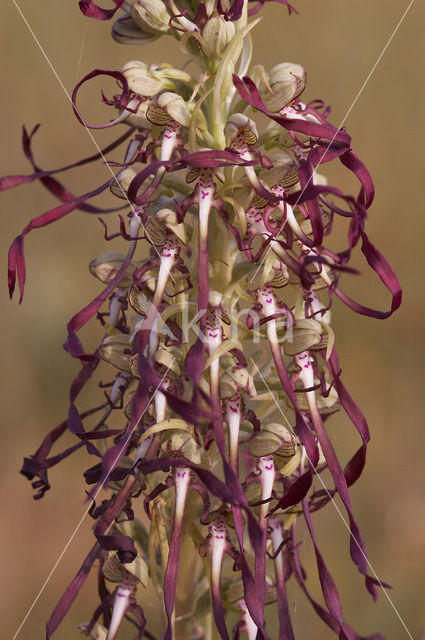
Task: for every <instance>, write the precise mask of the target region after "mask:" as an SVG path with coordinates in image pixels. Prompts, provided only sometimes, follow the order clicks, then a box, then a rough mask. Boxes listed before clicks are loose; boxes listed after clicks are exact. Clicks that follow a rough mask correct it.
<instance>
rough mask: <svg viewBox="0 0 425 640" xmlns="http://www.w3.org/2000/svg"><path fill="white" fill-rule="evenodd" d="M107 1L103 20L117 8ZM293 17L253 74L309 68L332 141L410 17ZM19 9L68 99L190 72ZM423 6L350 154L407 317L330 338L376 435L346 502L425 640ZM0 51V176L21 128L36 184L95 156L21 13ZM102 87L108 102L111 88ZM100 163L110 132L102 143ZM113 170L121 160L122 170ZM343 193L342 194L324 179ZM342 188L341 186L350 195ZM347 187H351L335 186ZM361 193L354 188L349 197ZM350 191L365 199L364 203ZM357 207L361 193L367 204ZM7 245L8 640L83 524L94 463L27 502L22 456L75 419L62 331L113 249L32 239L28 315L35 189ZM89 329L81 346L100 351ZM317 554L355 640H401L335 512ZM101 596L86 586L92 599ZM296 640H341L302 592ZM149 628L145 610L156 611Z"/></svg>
mask: <svg viewBox="0 0 425 640" xmlns="http://www.w3.org/2000/svg"><path fill="white" fill-rule="evenodd" d="M106 4H107V3H106V0H105V3H104V5H106ZM294 4H295V6H296V8H297V9H298V10H299V15H298V16H297V15H293V16H292V17H291V18H289V17H288V15H287V12H286V9H285V8H284V7H281V6H279V5H277V4H276V5H270V6H266V7H265V10H263V16H264V20H263V22H262V23H261V24H260V25H259V26H258V27H257V29H256V32H255V42H256V49H255V58H254V62H256V63H261V64H264V65H265V67H266V68H269V67H270V66H271V65H273V64H276V63H278V62H282V61H292V62H298V63H301V64H302V65H304V66H305V68H306V69H307V71H308V85H307V90H306V92H305V94H304V97H305V98H307V99H313V98H323V99H324V100H325V101H326V102H327V103H328V104H331V105H332V109H333V110H332V118H331V119H332V121H333V122H334V123H335V124H336V125H338V124H339V123H340V122H341V120H342V119H343V117H344V116H345V114H346V112H347V110H348V109H349V107H350V105H351V104H352V101H353V99H354V97H355V96H356V94H357V92H358V90H359V89H360V87H361V85H362V83H363V82H364V80H365V79H366V77H367V75H368V73H369V71H370V69H371V67H372V66H373V64H374V63H375V61H376V60H377V58H378V56H379V54H380V52H381V50H382V49H383V47H384V45H385V44H386V42H387V40H388V38H389V37H390V35H391V33H392V32H393V30H394V28H395V26H396V24H397V22H398V21H399V19H400V17H401V15H402V13H403V11H404V10H405V8H406V7H407V5H408V2H407V0H403V1H402V0H374V1H373V2H361V3H356V2H352V1H351V0H314V1H313V0H310V1H307V0H294ZM20 6H21V8H22V11H23V12H24V14H25V16H26V18H27V20H28V22H29V24H30V25H31V27H32V29H33V30H34V33H35V34H36V36H37V38H38V39H39V41H40V43H41V45H42V46H43V48H44V49H45V51H46V54H47V56H49V58H50V59H51V61H52V63H53V65H54V67H55V69H56V71H57V73H58V75H59V77H60V79H61V81H62V82H63V84H64V86H65V87H66V89H67V90H68V91H71V90H72V87H73V85H74V84H75V82H76V80H77V79H79V78H80V77H82V75H84V74H85V73H87V72H89V71H90V70H91V69H93V68H95V67H100V68H109V69H118V68H120V66H121V65H122V64H123V63H124V62H125V61H126V60H130V59H135V58H139V59H141V60H143V61H145V62H148V63H152V62H162V61H165V62H173V63H174V64H175V65H176V66H177V65H178V64H180V63H181V62H182V61H183V60H184V58H183V56H182V54H181V53H180V52H179V50H178V45H177V43H176V42H175V41H174V40H172V39H171V38H168V39H167V38H163V39H161V40H160V41H157V42H156V43H154V44H153V45H150V46H147V47H146V48H126V47H124V46H120V45H118V44H116V43H114V42H112V41H111V39H110V37H109V29H110V25H109V24H108V23H101V22H97V21H93V20H88V19H84V18H83V16H82V14H80V12H79V9H78V3H77V1H76V0H75V1H74V0H68V2H60V3H58V2H57V1H55V0H44V2H42V3H34V2H31V0H21V2H20ZM424 18H425V5H424V4H423V3H422V2H420V1H417V2H415V3H414V4H413V7H412V9H411V11H410V12H409V14H408V16H407V18H406V20H405V21H404V23H403V24H402V25H401V27H400V30H399V31H398V33H397V34H396V35H395V37H394V40H393V41H392V43H391V44H390V46H389V48H388V50H387V52H386V53H385V55H384V57H383V59H382V60H381V62H380V64H379V65H378V67H377V69H376V71H375V72H374V74H373V75H372V77H371V79H370V81H369V83H368V84H367V86H366V88H365V90H364V91H363V93H362V95H361V96H360V98H359V100H358V102H357V104H356V105H355V107H354V108H353V110H352V112H351V113H350V115H349V117H348V118H347V121H346V126H347V128H348V131H349V132H350V133H351V134H352V137H353V146H354V148H355V149H356V151H357V152H358V153H359V155H360V156H361V157H362V159H363V160H364V161H365V163H366V164H367V166H368V167H369V169H370V171H371V173H372V175H373V177H374V180H375V184H376V190H377V196H376V200H375V203H374V205H373V207H372V210H371V211H370V220H369V232H370V234H371V237H372V240H373V241H375V242H376V244H377V245H378V246H379V247H380V248H381V250H382V251H383V252H384V253H385V255H386V256H387V257H388V259H389V260H390V262H391V263H392V265H393V267H394V268H395V270H396V271H397V273H398V275H399V277H400V280H401V282H402V284H403V287H404V304H403V307H402V309H401V310H400V311H399V312H398V313H397V314H396V315H395V316H394V317H393V318H391V319H390V320H388V321H385V322H381V321H376V320H373V319H367V318H362V317H360V316H356V315H354V314H353V313H351V312H350V311H349V310H347V309H345V308H343V306H342V304H339V303H338V302H337V303H336V304H335V311H334V328H335V330H336V334H337V346H338V348H339V353H340V358H341V361H342V366H343V369H344V376H345V381H346V383H347V385H348V386H349V388H350V390H351V391H352V393H353V395H354V397H355V398H356V400H357V401H358V403H359V404H360V406H361V407H362V408H363V410H364V411H365V413H366V415H367V417H368V419H369V424H370V428H371V432H372V443H371V445H370V448H369V457H368V463H367V467H366V471H365V473H364V475H363V477H362V478H361V480H360V481H359V483H358V485H357V486H355V487H354V488H353V491H352V499H353V503H354V509H355V513H356V514H357V517H358V521H359V523H360V526H361V528H362V530H363V533H364V535H365V538H366V542H367V546H368V550H369V558H370V561H371V563H372V565H373V567H374V569H375V570H376V572H377V574H378V575H379V577H380V578H382V579H383V580H385V581H387V582H389V583H390V584H392V585H393V587H394V589H393V590H392V591H391V592H390V596H391V598H392V599H393V602H394V604H395V607H396V608H397V609H398V611H399V613H400V615H401V617H402V618H403V619H404V620H405V623H406V625H407V627H408V629H409V632H410V633H411V637H413V638H415V640H419V638H424V637H425V635H422V634H425V606H424V597H425V483H424V472H423V465H424V452H425V446H424V445H425V435H424V430H423V408H422V400H423V397H424V388H423V375H422V372H423V358H424V352H423V329H424V327H423V324H424V323H423V317H424V304H423V277H424V273H423V267H424V261H423V238H424V228H423V211H422V210H421V209H422V206H423V205H422V201H423V199H422V198H421V197H420V195H421V189H422V188H423V179H424V175H423V146H424V142H425V140H424V127H423V111H424V83H423V73H424V72H423V57H424V56H423V54H424V49H423V29H424ZM1 31H2V38H1V44H0V51H1V59H2V60H3V71H2V89H3V100H2V105H1V125H2V126H1V129H2V153H1V168H0V174H1V175H4V174H8V173H27V172H29V166H28V163H27V162H26V160H25V158H24V156H23V154H22V151H21V148H20V136H21V125H22V124H23V123H25V124H26V125H27V127H29V128H31V127H32V126H34V125H35V124H36V123H38V122H41V123H42V128H41V131H40V132H39V133H38V134H37V137H36V138H35V140H34V149H35V151H36V157H37V159H38V161H39V163H40V165H41V166H42V167H43V168H52V167H55V166H59V165H62V164H66V163H68V162H71V161H74V160H77V159H79V158H80V157H82V156H85V155H90V154H91V153H93V152H94V151H95V150H94V146H93V143H92V141H91V140H90V139H89V137H88V135H87V133H86V132H85V131H84V129H83V128H82V127H81V125H79V124H78V122H77V121H76V119H75V118H74V116H73V113H72V110H71V108H70V104H69V101H68V99H67V98H66V96H65V94H64V92H63V90H62V88H61V87H60V85H59V82H58V80H57V79H56V78H55V76H54V75H53V73H52V71H51V70H50V69H49V66H48V64H47V61H46V60H45V59H44V58H43V56H42V54H41V52H40V50H39V49H38V47H37V46H36V43H35V42H34V40H33V38H32V36H31V34H30V33H29V31H28V29H27V27H26V26H25V24H24V22H23V20H22V18H21V17H20V15H19V13H18V12H17V10H16V8H15V7H14V6H13V4H12V2H9V1H8V2H6V3H4V6H3V7H2V22H1ZM108 82H109V81H108V80H107V79H106V80H105V81H104V83H103V86H104V87H105V89H106V91H107V92H108V91H109V92H110V91H111V90H112V89H113V83H112V82H111V83H110V84H108ZM97 88H100V83H99V84H98V85H97V86H96V83H95V84H94V85H93V86H92V88H91V90H87V91H85V92H84V99H82V101H81V107H82V110H83V111H84V113H85V114H87V119H88V120H89V121H90V122H93V121H97V122H101V121H105V120H106V119H107V118H108V117H109V112H108V111H107V110H105V109H104V108H103V107H102V106H99V105H98V100H97V99H98V93H96V89H97ZM94 136H95V138H96V140H97V141H98V142H99V144H100V145H101V146H103V145H104V144H105V143H106V142H107V141H108V140H110V139H111V134H110V133H108V132H94ZM117 159H119V157H117ZM107 177H108V172H107V169H105V168H104V167H102V166H100V165H99V166H97V168H95V167H94V166H91V167H90V166H89V167H87V168H86V169H83V170H81V169H80V170H77V171H75V172H74V173H72V174H69V175H68V176H67V177H66V185H67V186H68V188H69V189H71V190H73V191H74V192H75V193H83V192H84V191H86V190H88V189H90V188H91V187H94V186H96V185H97V184H100V183H101V182H103V181H104V180H106V179H107ZM331 177H332V176H331ZM344 179H345V178H344ZM335 180H340V174H338V175H337V174H335ZM340 184H342V186H344V185H345V186H346V187H347V188H348V187H349V188H351V187H352V185H353V183H352V182H351V181H350V182H345V183H344V182H342V183H341V181H340ZM353 186H354V185H353ZM356 189H357V187H356ZM0 202H1V208H2V217H1V225H2V238H1V251H0V256H1V272H0V273H1V274H3V276H2V277H3V278H4V285H3V289H2V301H3V306H2V309H3V312H2V332H1V354H2V359H1V373H2V384H1V391H2V402H1V409H2V461H1V465H0V475H1V481H0V487H1V493H2V514H3V518H2V522H3V524H2V527H1V532H0V536H1V542H0V548H1V555H2V583H3V589H2V596H1V599H0V602H1V607H2V608H3V612H2V613H1V620H2V625H1V626H2V631H4V632H5V635H4V637H5V638H6V637H8V638H9V637H12V636H13V634H14V633H15V631H16V629H17V627H18V625H19V624H20V622H21V620H22V618H23V616H24V615H25V613H26V611H27V610H28V608H29V606H30V605H31V603H32V601H33V598H34V597H35V595H36V594H37V592H38V591H39V589H40V587H41V586H42V584H43V582H44V580H45V579H46V577H47V575H48V574H49V572H50V570H51V568H52V567H53V564H54V563H55V561H56V559H57V557H58V555H59V554H60V552H61V551H62V549H63V547H64V545H65V543H66V541H67V540H68V538H69V535H70V534H71V532H72V531H73V529H74V527H75V526H76V524H77V523H78V521H79V520H80V517H81V515H82V513H83V510H84V506H83V503H82V495H83V491H84V485H83V482H82V481H81V479H80V476H81V472H82V470H83V469H85V468H86V466H87V462H85V456H84V455H83V454H81V455H79V454H76V457H75V458H71V459H70V460H68V461H67V462H65V463H63V464H62V465H60V467H58V468H57V470H53V472H52V473H51V481H52V484H53V488H52V490H51V491H50V492H48V493H47V494H46V496H45V498H44V499H43V500H42V501H41V502H34V501H33V499H32V490H31V487H30V484H29V483H28V481H27V480H25V479H24V478H23V477H22V476H20V475H19V474H18V471H19V468H20V466H21V461H22V458H23V456H24V455H28V454H30V453H33V452H34V450H35V449H36V447H37V446H38V444H39V442H40V440H41V438H42V436H43V434H44V433H45V432H46V431H47V430H49V429H51V428H52V427H53V426H54V425H55V424H57V423H59V422H60V421H61V420H62V419H63V417H64V416H65V412H66V408H67V393H68V384H69V382H70V381H71V379H72V376H73V374H74V373H75V371H76V364H75V363H74V362H73V361H72V360H71V358H70V357H68V356H66V355H65V354H64V353H63V352H62V349H61V345H62V342H63V340H64V338H65V324H66V321H67V320H68V319H69V318H70V317H71V315H72V314H73V313H74V312H75V311H76V310H77V309H79V308H81V307H82V306H83V305H84V304H85V303H86V302H87V301H89V300H90V299H91V297H93V295H95V294H96V293H97V291H98V286H97V284H96V283H95V281H94V280H93V278H91V276H89V274H88V270H87V263H88V261H89V260H90V259H91V258H92V257H94V256H96V255H98V254H99V253H101V252H102V251H104V250H106V249H109V248H110V245H108V246H105V243H104V241H103V239H102V235H103V234H102V230H101V227H100V225H99V223H98V222H97V220H96V216H90V215H87V214H83V213H73V214H71V215H70V216H69V217H68V218H66V219H65V220H63V221H61V222H58V223H56V224H55V225H54V226H51V227H48V228H46V229H44V230H42V231H38V232H37V231H36V232H34V233H33V234H31V235H30V236H29V237H28V239H27V241H26V256H27V265H28V281H27V290H26V297H25V300H24V304H23V306H22V307H21V308H19V307H18V305H17V303H16V301H14V302H12V303H9V301H8V299H7V292H6V257H7V249H8V246H9V244H10V243H11V242H12V240H13V238H14V237H15V236H16V235H17V234H18V233H19V232H20V231H21V229H22V228H23V226H24V225H25V224H26V223H27V222H28V221H29V220H30V218H31V217H33V216H34V215H37V214H39V213H41V212H43V211H45V210H47V209H48V208H51V207H52V206H54V200H53V198H52V197H51V196H50V195H49V194H48V193H47V192H46V191H45V190H44V189H43V188H42V187H41V185H39V184H36V183H34V184H32V185H28V186H25V187H21V188H20V189H18V190H14V191H9V192H7V193H4V194H2V196H1V200H0ZM358 264H359V265H362V267H364V272H365V273H364V277H361V278H357V279H355V278H351V279H349V280H347V285H346V289H347V290H349V291H350V292H351V293H353V294H354V295H356V296H357V297H358V298H361V299H362V301H364V302H366V303H370V304H374V305H376V306H377V307H379V308H386V307H387V306H388V304H389V300H388V296H387V294H386V293H385V291H384V290H383V287H382V286H380V284H379V282H378V281H377V279H376V278H375V277H372V276H370V274H369V272H368V270H367V268H366V267H365V266H364V265H363V263H361V260H359V261H358ZM97 331H98V329H97V326H96V324H94V325H93V327H92V328H91V329H89V330H88V331H86V333H85V334H84V336H85V337H86V338H90V336H92V337H93V339H94V338H95V336H96V335H97ZM331 428H332V434H333V438H334V441H335V443H336V448H337V451H338V453H339V454H340V456H341V457H342V459H343V460H347V459H348V456H349V455H350V452H351V451H353V450H354V447H355V446H357V440H356V439H355V437H354V436H353V430H352V428H351V427H350V425H349V424H348V422H347V421H345V420H344V419H343V417H342V416H340V417H339V418H338V419H336V420H334V422H333V423H332V427H331ZM316 522H317V525H316V526H317V533H318V536H319V538H320V543H321V547H322V549H323V552H324V554H325V557H326V558H327V560H328V562H329V565H330V567H331V568H332V570H333V572H334V576H335V578H336V579H337V582H338V584H339V586H340V592H341V596H342V600H343V604H344V613H345V617H346V619H347V621H348V622H349V623H351V624H352V625H353V626H355V628H357V629H359V630H360V631H361V632H362V633H365V634H366V633H371V632H372V631H378V630H379V631H381V632H383V633H384V634H385V635H386V636H387V638H388V639H389V640H398V639H404V638H408V637H409V636H408V633H407V632H406V630H405V629H403V626H402V624H401V622H400V620H399V619H398V617H397V614H396V612H395V611H394V609H393V608H392V606H391V604H390V603H389V601H388V600H387V599H386V597H385V595H384V594H383V593H382V594H381V596H380V599H379V601H378V603H377V604H375V605H373V604H372V602H371V600H370V599H369V597H368V596H367V594H366V592H365V590H364V588H363V582H362V580H361V578H360V576H359V574H357V572H356V570H355V568H354V566H353V565H352V564H351V563H350V560H349V556H348V540H347V531H346V529H345V527H344V524H343V523H342V521H341V520H340V518H339V517H338V515H337V513H336V512H335V510H334V509H333V508H332V506H329V507H328V508H327V509H326V510H324V511H323V512H322V513H321V514H320V515H319V516H318V518H316ZM90 526H91V522H90V521H89V520H87V521H85V522H83V524H82V526H81V528H80V530H79V532H78V533H77V535H76V537H75V539H74V540H73V542H72V543H71V545H70V547H69V549H68V550H67V552H66V554H65V556H64V558H63V561H62V562H61V563H60V565H59V566H58V568H57V570H56V571H55V572H54V575H53V577H52V579H51V580H50V582H49V584H48V586H47V588H46V590H45V591H44V592H43V594H42V595H41V597H40V599H39V600H38V602H37V603H36V605H35V607H34V609H33V611H32V612H31V614H30V616H29V617H28V620H27V622H26V623H25V625H24V627H23V628H22V630H21V632H20V635H19V638H21V639H22V640H35V639H41V638H43V637H44V623H45V621H46V619H47V618H48V616H49V615H50V612H51V610H52V608H53V606H54V604H55V602H56V600H57V599H58V597H59V595H60V594H61V593H62V591H63V589H64V588H65V586H66V585H67V583H68V582H69V580H70V579H71V577H72V576H73V574H74V572H75V571H76V570H77V568H78V567H79V565H80V563H81V560H82V558H83V557H84V555H85V553H86V550H87V549H88V547H89V544H90V537H91V534H90ZM303 546H305V547H306V555H305V565H306V568H307V570H308V573H309V575H311V578H312V582H313V585H314V588H316V587H317V580H316V578H315V567H314V563H313V558H312V556H311V553H310V552H307V546H308V545H307V544H306V545H303ZM90 582H91V583H92V584H93V586H94V583H93V581H91V580H90V581H89V583H90ZM291 598H292V599H293V600H294V603H295V606H296V612H295V614H294V622H295V627H296V629H297V632H298V635H297V638H300V639H305V638H315V639H317V640H326V639H328V638H330V637H331V636H332V634H331V633H330V632H328V630H327V628H326V627H325V626H324V625H322V623H321V622H319V621H318V620H317V618H316V616H315V614H314V613H313V611H312V610H311V609H310V607H309V606H308V605H307V604H306V603H305V601H304V599H303V597H302V596H301V595H300V594H299V592H298V591H297V590H296V589H295V590H292V591H291ZM95 601H96V595H95V593H94V591H93V589H92V590H91V589H90V586H89V585H87V586H86V588H85V589H84V591H83V592H82V595H81V597H80V598H79V600H78V601H77V603H76V604H75V606H74V607H73V608H72V610H71V612H70V615H69V616H68V618H67V620H66V621H65V623H64V624H63V625H62V627H61V628H60V629H59V631H58V632H57V634H56V637H57V638H61V639H62V640H71V639H72V638H76V637H77V636H78V632H77V631H76V629H75V627H76V625H77V624H78V623H81V622H83V621H85V620H88V618H89V617H90V614H91V611H92V609H93V608H94V606H95ZM146 613H147V616H148V619H149V608H147V610H146Z"/></svg>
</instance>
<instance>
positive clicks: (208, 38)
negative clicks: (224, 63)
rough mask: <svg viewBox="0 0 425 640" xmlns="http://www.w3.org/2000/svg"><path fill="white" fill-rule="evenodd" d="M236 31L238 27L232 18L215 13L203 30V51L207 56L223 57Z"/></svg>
mask: <svg viewBox="0 0 425 640" xmlns="http://www.w3.org/2000/svg"><path fill="white" fill-rule="evenodd" d="M235 33H236V28H235V25H234V23H233V22H232V21H231V20H225V19H224V18H223V16H220V15H219V14H218V13H214V14H213V15H212V16H211V18H210V19H209V20H208V22H207V23H206V25H205V27H204V29H203V31H202V51H203V52H204V54H205V55H206V56H207V58H221V56H222V55H223V53H224V50H225V48H226V47H227V45H228V44H229V42H230V41H231V40H232V38H233V37H234V35H235Z"/></svg>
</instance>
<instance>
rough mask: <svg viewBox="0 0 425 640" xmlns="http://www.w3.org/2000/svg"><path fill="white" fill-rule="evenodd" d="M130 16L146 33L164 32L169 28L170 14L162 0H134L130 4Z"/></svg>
mask: <svg viewBox="0 0 425 640" xmlns="http://www.w3.org/2000/svg"><path fill="white" fill-rule="evenodd" d="M131 17H132V18H133V20H134V22H135V23H136V25H137V26H138V27H139V28H140V29H142V31H146V32H147V33H151V34H160V33H165V32H166V31H168V29H169V28H170V27H169V22H170V16H169V14H168V11H167V9H166V7H165V5H164V3H163V2H162V0H136V2H135V3H134V4H132V5H131Z"/></svg>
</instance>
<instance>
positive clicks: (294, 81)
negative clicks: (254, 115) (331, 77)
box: [264, 62, 306, 113]
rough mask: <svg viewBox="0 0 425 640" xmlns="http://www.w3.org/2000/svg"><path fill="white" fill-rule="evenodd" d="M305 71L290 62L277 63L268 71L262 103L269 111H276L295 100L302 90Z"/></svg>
mask: <svg viewBox="0 0 425 640" xmlns="http://www.w3.org/2000/svg"><path fill="white" fill-rule="evenodd" d="M305 80H306V73H305V70H304V69H303V67H302V66H301V65H299V64H294V63H292V62H282V63H280V64H277V65H276V66H275V67H273V69H272V70H271V71H270V77H269V84H270V88H271V91H272V93H270V92H267V93H266V95H265V96H264V103H265V105H266V107H267V109H268V110H269V111H271V113H277V112H279V111H280V110H281V109H283V107H286V105H287V104H289V103H290V102H292V100H295V98H297V97H298V96H299V95H300V94H301V93H302V92H303V90H304V87H305Z"/></svg>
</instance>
